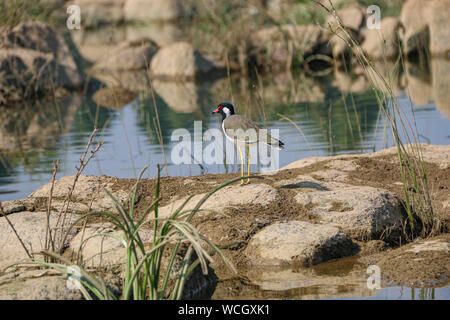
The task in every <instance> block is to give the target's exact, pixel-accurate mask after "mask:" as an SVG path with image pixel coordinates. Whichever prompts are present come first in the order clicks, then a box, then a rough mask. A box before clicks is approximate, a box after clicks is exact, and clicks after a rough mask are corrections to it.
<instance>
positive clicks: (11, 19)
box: [0, 0, 55, 27]
mask: <svg viewBox="0 0 450 320" xmlns="http://www.w3.org/2000/svg"><path fill="white" fill-rule="evenodd" d="M54 9H55V5H54V4H52V1H43V0H9V1H1V2H0V26H2V25H3V26H10V27H14V26H16V25H18V24H19V23H22V22H28V21H41V22H54V20H53V18H52V12H53V11H54Z"/></svg>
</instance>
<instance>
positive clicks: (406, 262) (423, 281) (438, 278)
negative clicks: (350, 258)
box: [359, 234, 450, 287]
mask: <svg viewBox="0 0 450 320" xmlns="http://www.w3.org/2000/svg"><path fill="white" fill-rule="evenodd" d="M449 251H450V237H449V235H448V234H443V235H440V236H437V237H435V238H430V239H424V240H419V241H417V242H413V243H409V244H407V245H404V246H401V247H399V248H396V249H392V250H388V251H385V252H381V253H377V254H374V255H370V256H366V257H362V258H360V259H359V261H360V262H362V263H364V264H369V265H371V264H375V265H377V266H378V267H379V268H380V270H381V279H382V281H383V282H384V283H387V284H389V285H390V286H393V285H397V286H408V287H429V286H433V287H435V286H436V285H438V284H441V283H442V284H443V283H445V282H447V281H448V279H449V278H450V267H449V266H450V254H449Z"/></svg>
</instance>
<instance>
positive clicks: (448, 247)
mask: <svg viewBox="0 0 450 320" xmlns="http://www.w3.org/2000/svg"><path fill="white" fill-rule="evenodd" d="M405 251H406V252H414V253H419V252H424V251H441V252H449V251H450V243H449V242H448V241H445V240H443V239H436V240H426V241H419V242H417V243H413V244H411V245H410V246H409V248H408V249H405Z"/></svg>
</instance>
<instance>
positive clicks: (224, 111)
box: [212, 102, 284, 185]
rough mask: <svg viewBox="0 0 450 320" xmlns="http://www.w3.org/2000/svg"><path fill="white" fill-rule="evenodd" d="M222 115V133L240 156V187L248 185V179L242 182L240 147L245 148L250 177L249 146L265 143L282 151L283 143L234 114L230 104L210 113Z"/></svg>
mask: <svg viewBox="0 0 450 320" xmlns="http://www.w3.org/2000/svg"><path fill="white" fill-rule="evenodd" d="M212 113H213V114H214V113H220V114H221V115H222V131H223V133H224V134H225V136H226V137H227V138H228V139H229V140H231V141H232V142H233V143H236V144H237V145H238V147H239V153H240V155H241V178H242V180H241V185H244V184H248V183H249V182H250V178H248V179H247V181H246V182H244V178H243V177H244V157H243V155H242V150H241V147H242V146H245V147H246V148H247V173H248V175H250V145H251V144H258V143H266V144H268V145H269V146H271V147H274V148H276V149H278V150H282V149H284V143H283V142H281V141H280V140H278V139H275V138H274V137H272V136H271V135H270V134H269V133H267V131H266V130H264V132H262V129H261V128H260V127H259V126H258V125H257V124H256V123H254V122H253V121H251V120H249V119H247V118H246V117H244V116H241V115H238V114H235V113H234V106H233V104H231V103H230V102H222V103H220V104H219V105H218V106H217V108H216V109H215V110H214V111H213V112H212Z"/></svg>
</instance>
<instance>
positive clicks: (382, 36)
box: [362, 17, 402, 60]
mask: <svg viewBox="0 0 450 320" xmlns="http://www.w3.org/2000/svg"><path fill="white" fill-rule="evenodd" d="M380 27H381V28H380V29H364V30H363V35H364V42H363V44H362V49H363V50H364V52H365V53H366V54H367V55H368V56H369V57H371V58H373V59H376V60H381V59H394V58H397V57H398V55H399V52H400V44H401V42H400V35H399V31H400V29H401V28H402V24H401V22H400V19H398V18H394V17H388V18H384V19H383V20H382V21H381V26H380Z"/></svg>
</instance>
